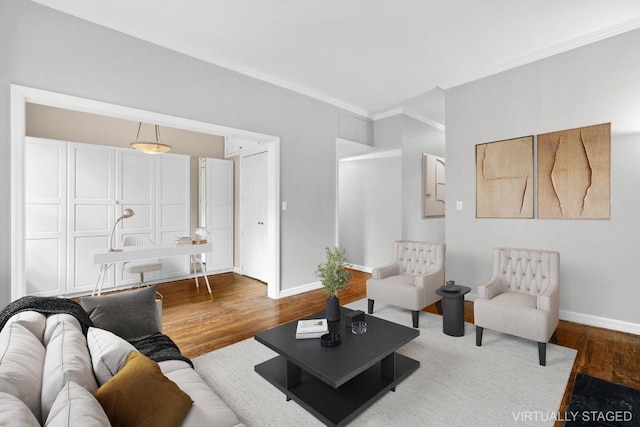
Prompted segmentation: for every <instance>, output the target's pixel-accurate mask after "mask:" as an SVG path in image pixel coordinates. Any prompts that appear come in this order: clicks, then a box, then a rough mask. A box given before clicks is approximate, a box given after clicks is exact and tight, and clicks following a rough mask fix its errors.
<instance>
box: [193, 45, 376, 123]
mask: <svg viewBox="0 0 640 427" xmlns="http://www.w3.org/2000/svg"><path fill="white" fill-rule="evenodd" d="M188 55H189V56H193V57H197V58H198V59H200V60H202V61H205V62H208V63H209V64H213V65H216V66H218V67H221V68H225V69H227V70H229V71H233V72H235V73H238V74H242V75H244V76H247V77H251V78H253V79H256V80H260V81H263V82H265V83H269V84H272V85H274V86H278V87H281V88H283V89H288V90H290V91H292V92H296V93H299V94H301V95H305V96H308V97H310V98H313V99H316V100H318V101H322V102H325V103H327V104H330V105H333V106H334V107H338V108H341V109H343V110H346V111H349V112H351V113H354V114H357V115H359V116H363V117H365V118H367V119H371V114H370V113H369V112H368V111H366V110H364V109H362V108H360V107H356V106H355V105H351V104H349V103H348V102H345V101H342V100H340V99H337V98H334V97H332V96H329V95H327V94H324V93H322V92H320V91H317V90H315V89H311V88H309V87H307V86H304V85H299V84H296V83H293V82H291V81H289V80H285V79H281V78H279V77H275V76H272V75H270V74H266V73H261V72H259V71H256V70H253V69H251V68H248V67H245V66H243V65H240V64H238V63H236V62H233V61H229V60H228V59H225V58H221V57H216V58H212V57H204V56H202V55H197V54H196V53H189V54H188ZM196 55H197V56H196Z"/></svg>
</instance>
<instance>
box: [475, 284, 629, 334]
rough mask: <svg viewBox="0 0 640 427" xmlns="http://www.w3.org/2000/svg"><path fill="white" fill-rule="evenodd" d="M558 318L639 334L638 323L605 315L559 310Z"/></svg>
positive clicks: (476, 296)
mask: <svg viewBox="0 0 640 427" xmlns="http://www.w3.org/2000/svg"><path fill="white" fill-rule="evenodd" d="M465 299H466V300H468V301H475V300H476V299H478V295H477V294H471V293H468V294H467V295H465ZM560 320H566V321H568V322H575V323H580V324H583V325H589V326H595V327H597V328H605V329H611V330H612V331H619V332H627V333H630V334H636V335H640V324H638V323H631V322H625V321H624V320H616V319H609V318H607V317H600V316H594V315H592V314H584V313H576V312H573V311H567V310H560Z"/></svg>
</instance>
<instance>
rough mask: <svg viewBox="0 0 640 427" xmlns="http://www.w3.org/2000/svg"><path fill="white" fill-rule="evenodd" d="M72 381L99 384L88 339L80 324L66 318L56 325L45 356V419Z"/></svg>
mask: <svg viewBox="0 0 640 427" xmlns="http://www.w3.org/2000/svg"><path fill="white" fill-rule="evenodd" d="M69 381H74V382H75V383H77V384H78V385H80V386H82V387H84V388H86V389H87V390H89V391H93V390H95V389H97V388H98V384H97V383H96V379H95V377H94V375H93V368H92V366H91V357H90V356H89V349H88V348H87V340H86V339H85V337H84V335H83V334H82V329H81V328H80V325H79V324H78V322H75V324H74V323H72V322H69V321H67V320H63V321H62V322H60V323H58V324H57V326H56V328H55V329H54V331H53V334H52V335H51V339H50V340H49V345H47V348H46V353H45V357H44V370H43V373H42V398H41V399H42V400H41V405H42V419H43V420H46V419H47V417H48V415H49V411H50V410H51V405H53V402H54V401H55V400H56V397H57V396H58V393H60V390H62V389H63V388H64V386H65V385H66V384H67V382H69Z"/></svg>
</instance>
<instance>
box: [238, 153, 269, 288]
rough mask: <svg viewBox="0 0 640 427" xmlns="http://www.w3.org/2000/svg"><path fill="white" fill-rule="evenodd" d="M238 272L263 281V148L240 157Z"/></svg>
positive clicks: (264, 215) (265, 209)
mask: <svg viewBox="0 0 640 427" xmlns="http://www.w3.org/2000/svg"><path fill="white" fill-rule="evenodd" d="M241 165H242V166H241V185H242V189H241V191H242V203H241V206H242V208H241V215H242V243H241V248H240V249H241V253H242V260H241V261H242V272H243V273H242V274H244V275H245V276H250V277H253V278H255V279H258V280H261V281H263V282H266V281H267V280H268V277H267V271H268V270H267V258H268V257H267V226H268V224H267V201H268V193H267V179H268V176H267V171H268V169H267V152H266V151H265V152H261V153H257V154H252V155H248V156H243V157H242V163H241Z"/></svg>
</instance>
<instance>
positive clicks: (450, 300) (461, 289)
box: [436, 285, 471, 337]
mask: <svg viewBox="0 0 640 427" xmlns="http://www.w3.org/2000/svg"><path fill="white" fill-rule="evenodd" d="M448 288H450V287H449V286H443V287H441V288H439V289H436V294H438V295H440V296H442V300H443V301H442V302H443V304H442V332H444V333H445V334H447V335H451V336H452V337H461V336H463V335H464V294H466V293H469V292H470V291H471V288H468V287H466V286H458V285H456V286H455V287H454V288H453V289H455V291H453V292H452V291H451V290H447V289H448Z"/></svg>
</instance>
